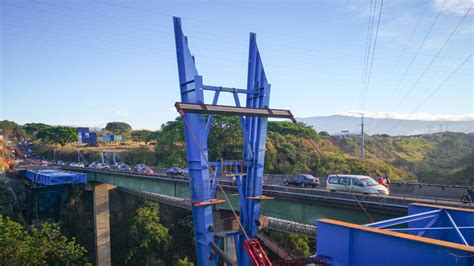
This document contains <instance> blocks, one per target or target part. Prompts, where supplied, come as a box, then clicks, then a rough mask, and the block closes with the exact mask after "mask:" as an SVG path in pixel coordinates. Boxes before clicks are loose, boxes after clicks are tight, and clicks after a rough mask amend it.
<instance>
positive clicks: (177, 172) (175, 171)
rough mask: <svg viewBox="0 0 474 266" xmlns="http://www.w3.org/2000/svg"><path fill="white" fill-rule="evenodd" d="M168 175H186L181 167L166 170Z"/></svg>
mask: <svg viewBox="0 0 474 266" xmlns="http://www.w3.org/2000/svg"><path fill="white" fill-rule="evenodd" d="M166 174H167V175H184V170H183V169H181V168H179V167H171V168H170V169H168V170H166Z"/></svg>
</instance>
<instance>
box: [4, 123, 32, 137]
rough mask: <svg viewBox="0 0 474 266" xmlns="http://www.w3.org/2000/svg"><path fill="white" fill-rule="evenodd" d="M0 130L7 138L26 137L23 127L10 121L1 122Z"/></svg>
mask: <svg viewBox="0 0 474 266" xmlns="http://www.w3.org/2000/svg"><path fill="white" fill-rule="evenodd" d="M0 129H1V130H2V131H3V134H4V135H5V136H6V137H7V138H11V137H16V138H20V137H24V136H25V135H26V133H25V130H24V129H23V127H22V126H20V125H18V124H17V123H15V122H13V121H9V120H3V121H0Z"/></svg>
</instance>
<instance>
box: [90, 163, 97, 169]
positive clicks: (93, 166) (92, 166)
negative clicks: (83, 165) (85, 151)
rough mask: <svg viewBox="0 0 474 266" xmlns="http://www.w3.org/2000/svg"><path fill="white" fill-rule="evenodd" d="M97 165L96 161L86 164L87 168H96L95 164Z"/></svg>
mask: <svg viewBox="0 0 474 266" xmlns="http://www.w3.org/2000/svg"><path fill="white" fill-rule="evenodd" d="M98 165H99V163H98V162H92V163H90V164H89V165H88V167H89V168H94V169H95V168H97V166H98Z"/></svg>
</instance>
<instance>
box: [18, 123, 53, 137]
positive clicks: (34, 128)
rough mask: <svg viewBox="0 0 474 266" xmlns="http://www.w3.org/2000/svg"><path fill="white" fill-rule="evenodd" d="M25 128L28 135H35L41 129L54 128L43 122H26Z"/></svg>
mask: <svg viewBox="0 0 474 266" xmlns="http://www.w3.org/2000/svg"><path fill="white" fill-rule="evenodd" d="M24 128H25V131H26V134H27V135H28V136H30V137H34V136H35V135H36V134H37V133H38V132H39V131H40V130H42V129H45V128H52V126H50V125H47V124H43V123H26V124H25V125H24Z"/></svg>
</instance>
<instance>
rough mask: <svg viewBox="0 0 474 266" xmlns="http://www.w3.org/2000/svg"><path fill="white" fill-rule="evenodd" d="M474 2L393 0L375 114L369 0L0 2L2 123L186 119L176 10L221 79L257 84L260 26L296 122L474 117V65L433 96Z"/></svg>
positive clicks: (388, 5)
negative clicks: (180, 109)
mask: <svg viewBox="0 0 474 266" xmlns="http://www.w3.org/2000/svg"><path fill="white" fill-rule="evenodd" d="M380 2H381V0H378V1H377V5H380ZM473 2H474V1H458V0H447V1H446V3H445V4H444V7H443V0H420V1H412V0H410V1H408V0H406V1H393V0H385V1H384V5H383V9H382V15H381V20H380V27H379V33H378V38H377V45H376V48H375V54H374V60H373V67H372V74H371V79H370V83H369V87H368V90H367V100H366V104H365V106H364V107H362V106H363V104H362V103H361V102H362V100H361V97H360V94H361V87H362V85H361V80H362V76H363V75H362V74H363V67H364V54H365V48H366V46H365V43H366V34H367V28H368V21H369V16H370V12H369V6H370V1H369V0H367V1H362V0H360V1H359V0H357V1H289V0H288V1H111V0H100V1H84V0H82V1H81V0H75V1H51V0H50V1H45V0H37V1H36V0H30V1H21V0H19V1H11V0H10V1H9V0H1V1H0V14H1V54H0V56H1V70H0V73H1V77H0V78H1V83H0V86H1V87H0V90H1V91H0V104H1V106H0V119H1V120H3V119H9V120H14V121H17V122H19V123H26V122H45V123H50V124H68V125H88V126H97V125H102V124H104V123H106V122H107V121H125V122H128V123H130V124H131V125H132V126H133V127H134V128H150V129H156V128H159V127H160V125H161V124H162V123H164V122H166V121H168V120H171V119H174V117H176V116H177V113H176V111H175V109H174V107H173V106H174V102H176V101H178V100H179V93H178V91H179V88H178V73H177V64H176V55H175V47H174V36H173V34H172V32H173V29H172V26H173V25H172V15H176V16H181V17H182V23H183V29H184V31H185V34H186V35H188V38H189V43H190V48H191V51H192V53H193V54H194V55H195V58H196V63H197V68H198V71H199V72H200V74H201V75H203V77H204V83H205V84H209V85H223V86H228V87H239V88H245V86H246V75H247V62H246V60H247V56H248V55H247V53H248V36H249V32H250V31H252V32H256V33H257V42H258V45H259V49H260V52H261V54H262V60H263V63H264V66H265V69H266V72H267V77H268V80H269V82H270V83H271V84H272V95H271V106H272V107H275V108H283V109H290V110H292V111H293V113H294V114H295V115H296V116H297V117H308V116H316V115H332V114H342V113H348V112H351V113H354V112H358V111H360V110H361V109H363V110H364V111H366V112H369V114H368V115H369V116H370V115H379V116H380V115H382V116H383V115H386V116H390V115H393V116H398V117H404V116H407V115H411V117H413V116H415V117H416V116H417V115H420V117H435V118H436V117H455V118H456V119H473V113H474V112H473V102H474V96H473V80H472V74H473V59H472V58H471V59H470V60H469V61H468V62H467V63H466V64H465V65H463V67H462V68H461V69H460V70H459V71H458V72H457V73H456V74H455V75H453V76H452V77H451V78H450V80H449V81H448V82H447V83H446V84H444V85H443V86H442V87H441V88H439V90H438V91H437V92H436V93H435V94H433V96H432V97H429V95H431V94H432V93H433V91H435V90H436V89H437V88H438V87H439V86H440V84H442V82H443V81H444V80H445V79H446V78H448V76H450V74H451V73H453V71H455V69H456V68H457V67H458V66H459V65H460V64H461V63H462V62H463V61H464V60H465V59H466V58H467V57H468V56H469V55H471V54H472V53H473V40H474V38H473V34H474V30H473V13H474V10H471V11H470V13H469V15H468V16H467V17H466V18H465V20H464V21H463V22H462V24H461V25H460V26H459V28H458V29H457V31H455V33H454V35H453V37H452V38H451V39H450V41H449V42H448V43H447V45H446V46H445V47H444V49H442V50H440V48H441V47H443V44H444V42H445V41H446V40H447V39H448V36H449V35H450V34H451V32H452V31H453V29H454V28H455V26H456V25H457V23H458V22H459V21H460V20H461V19H462V17H463V16H464V14H465V13H466V11H467V10H468V9H469V7H470V6H471V5H472V4H473ZM441 7H443V9H442V13H441V15H440V16H439V19H438V20H437V22H436V23H435V24H434V26H433V29H432V32H431V34H430V35H429V36H428V38H427V40H426V42H425V43H424V45H423V47H422V48H421V50H420V53H419V54H418V56H416V57H414V56H415V52H416V51H417V49H418V47H419V46H420V44H421V42H422V40H423V39H424V36H425V35H426V33H427V32H428V30H429V28H430V25H431V24H432V23H433V21H434V19H435V17H436V15H437V13H438V11H439V9H440V8H441ZM375 19H376V20H375V21H377V17H376V18H375ZM438 53H439V55H438V56H437V57H436V59H435V60H434V61H433V64H432V65H431V66H430V67H428V65H429V64H430V62H431V61H432V59H433V58H434V57H435V56H436V55H437V54H438ZM413 58H415V60H414V61H413V64H412V66H411V67H410V68H407V67H408V65H409V62H410V61H411V60H412V59H413ZM404 72H407V74H406V76H405V77H404V78H403V73H404ZM424 72H426V73H425V74H423V73H424ZM420 77H421V79H420ZM418 79H419V82H417V80H418ZM415 84H416V86H415ZM409 91H411V92H410V93H409V94H408V96H407V93H408V92H409ZM428 97H429V98H428ZM404 98H405V99H406V100H404V101H402V99H404ZM229 100H230V97H227V98H225V97H224V98H223V101H222V102H221V103H223V104H225V103H229V102H230V101H229ZM425 100H426V101H425ZM423 102H425V103H424V104H422V103H423Z"/></svg>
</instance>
